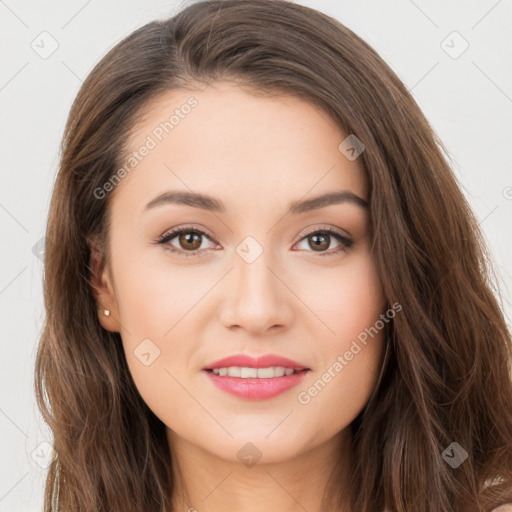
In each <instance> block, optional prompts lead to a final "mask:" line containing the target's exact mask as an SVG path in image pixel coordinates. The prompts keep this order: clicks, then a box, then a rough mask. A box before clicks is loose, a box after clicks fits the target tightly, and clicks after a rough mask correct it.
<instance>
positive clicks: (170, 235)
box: [155, 224, 354, 256]
mask: <svg viewBox="0 0 512 512" xmlns="http://www.w3.org/2000/svg"><path fill="white" fill-rule="evenodd" d="M187 231H195V232H197V233H199V234H200V235H204V236H206V237H207V238H208V239H209V240H210V241H211V242H213V243H215V244H217V245H219V244H218V242H217V241H216V240H215V238H214V237H213V236H212V235H211V234H210V233H209V232H208V230H207V229H204V228H202V227H198V226H197V225H194V224H188V225H185V226H175V227H174V228H171V229H168V230H167V231H165V232H164V233H163V234H162V235H160V236H159V237H158V238H157V240H156V241H155V243H157V244H160V245H163V246H165V245H166V244H168V242H169V241H170V240H172V239H174V238H175V237H176V236H178V235H179V234H180V233H182V232H187ZM322 232H326V233H327V234H328V236H333V234H334V235H337V236H338V237H340V239H341V240H339V241H340V242H341V243H345V245H346V246H347V248H350V247H351V246H352V245H353V243H354V240H353V238H352V235H350V233H348V232H347V231H345V230H343V229H340V228H337V227H335V226H332V225H328V224H320V225H318V224H314V225H311V226H309V227H308V230H307V231H306V232H305V233H302V234H301V235H300V236H299V238H298V240H297V241H296V242H294V244H293V247H295V245H297V244H298V243H300V242H302V240H304V239H305V238H307V237H308V236H309V235H311V234H313V233H322ZM168 250H170V251H171V252H174V253H178V254H181V255H188V256H196V255H199V256H202V255H203V254H205V253H206V252H207V250H206V249H203V250H200V249H196V250H194V251H183V250H181V249H175V248H172V249H171V248H168ZM313 252H314V251H313ZM330 254H336V251H334V252H329V251H321V252H319V253H318V255H319V256H323V255H325V256H327V255H330Z"/></svg>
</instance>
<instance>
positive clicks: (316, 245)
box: [307, 233, 330, 251]
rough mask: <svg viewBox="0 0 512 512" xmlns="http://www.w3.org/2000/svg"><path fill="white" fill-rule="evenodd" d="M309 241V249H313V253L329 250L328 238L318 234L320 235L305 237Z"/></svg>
mask: <svg viewBox="0 0 512 512" xmlns="http://www.w3.org/2000/svg"><path fill="white" fill-rule="evenodd" d="M307 238H308V239H309V241H310V244H309V245H310V247H311V248H312V249H314V250H315V251H317V250H320V251H324V250H326V249H329V245H330V236H329V235H326V234H323V233H320V234H314V235H309V236H308V237H307Z"/></svg>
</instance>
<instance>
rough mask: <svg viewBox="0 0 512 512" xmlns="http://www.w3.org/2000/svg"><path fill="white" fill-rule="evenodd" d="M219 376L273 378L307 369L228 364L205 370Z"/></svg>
mask: <svg viewBox="0 0 512 512" xmlns="http://www.w3.org/2000/svg"><path fill="white" fill-rule="evenodd" d="M206 371H208V372H211V373H213V374H214V375H218V376H219V377H239V378H241V379H274V378H276V377H288V376H290V375H293V374H295V373H301V372H306V371H308V369H307V368H305V369H303V370H295V369H293V368H285V367H284V366H269V367H266V368H251V367H247V366H229V367H224V368H213V369H209V370H206Z"/></svg>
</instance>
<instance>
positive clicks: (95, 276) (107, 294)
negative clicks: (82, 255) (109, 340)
mask: <svg viewBox="0 0 512 512" xmlns="http://www.w3.org/2000/svg"><path fill="white" fill-rule="evenodd" d="M89 247H90V249H91V254H90V258H89V269H90V276H89V281H90V284H91V288H92V292H93V295H94V298H95V300H96V304H97V311H98V319H99V321H100V324H101V325H102V327H103V328H104V329H106V330H107V331H111V332H119V320H118V319H119V312H118V308H117V300H116V296H115V293H114V287H113V283H112V276H111V273H110V269H109V268H108V267H107V266H106V265H105V255H104V251H103V249H102V248H101V247H100V244H99V242H98V241H97V239H92V240H89ZM106 309H108V310H109V311H110V314H109V315H108V316H107V315H105V310H106Z"/></svg>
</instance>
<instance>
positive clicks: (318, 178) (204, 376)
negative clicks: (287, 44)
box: [96, 82, 386, 462]
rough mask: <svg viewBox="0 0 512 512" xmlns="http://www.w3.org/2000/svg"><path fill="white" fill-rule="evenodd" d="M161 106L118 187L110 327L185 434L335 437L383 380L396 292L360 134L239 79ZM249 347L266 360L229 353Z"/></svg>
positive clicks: (261, 449) (278, 451) (104, 283)
mask: <svg viewBox="0 0 512 512" xmlns="http://www.w3.org/2000/svg"><path fill="white" fill-rule="evenodd" d="M190 98H192V99H190ZM150 107H151V108H150V109H149V110H148V111H147V112H146V116H145V117H144V119H143V120H142V121H141V123H140V124H138V125H137V126H136V129H135V130H134V131H133V133H132V136H131V137H130V140H129V149H130V151H129V152H130V154H132V156H133V152H136V155H135V156H133V159H132V161H131V165H132V166H133V164H134V163H136V165H135V166H133V167H132V168H130V167H129V166H128V167H127V168H126V169H128V168H129V169H130V170H129V172H128V171H127V172H126V175H125V176H124V177H123V178H122V179H121V181H120V182H119V183H118V184H117V185H116V186H115V196H114V197H113V202H112V210H111V216H112V224H111V231H110V235H109V236H110V238H109V244H110V245H109V250H110V257H111V267H110V268H107V269H105V271H104V272H103V273H102V275H101V276H100V277H101V279H100V280H99V281H97V287H96V290H97V293H98V302H99V304H100V305H101V306H102V307H105V308H108V309H110V310H111V315H110V316H108V317H107V316H104V315H103V309H101V312H100V319H101V322H102V325H103V326H104V327H105V328H106V329H108V330H111V331H119V332H120V333H121V337H122V343H123V347H124V351H125V353H126V358H127V362H128V365H129V369H130V372H131V375H132V377H133V380H134V382H135V384H136V386H137V388H138V390H139V392H140V394H141V396H142V398H143V399H144V400H145V402H147V404H148V406H149V407H150V408H151V409H152V411H153V412H154V413H155V414H156V416H158V417H159V418H160V419H161V420H162V422H163V423H165V425H166V426H167V427H168V436H169V439H170V440H180V441H181V442H186V443H187V444H188V445H189V446H195V447H197V448H200V449H201V450H204V451H206V452H208V453H209V454H210V455H213V456H216V457H219V458H222V459H225V460H233V461H237V460H241V461H242V462H247V460H248V457H249V459H250V458H251V456H252V457H253V460H255V461H256V460H257V459H258V457H261V458H260V459H259V461H260V462H275V461H278V460H285V459H287V458H290V457H292V456H293V455H297V454H299V453H304V452H305V451H307V450H310V449H312V448H314V447H317V446H319V445H320V444H322V443H326V442H327V441H329V440H332V439H333V438H334V436H335V435H336V434H337V433H339V432H340V431H342V430H343V429H345V428H346V427H347V426H348V425H349V424H350V422H351V421H352V420H353V419H354V418H355V417H356V416H357V414H358V413H359V412H360V411H361V410H362V408H363V407H364V406H365V404H366V403H367V401H368V398H369V396H370V394H371V392H372V390H373V388H374V385H375V383H376V379H377V375H378V372H379V369H380V363H381V358H382V354H383V329H382V328H380V329H379V328H375V325H376V324H377V325H378V326H381V324H383V322H382V321H380V322H379V318H381V314H382V313H385V305H386V301H385V299H384V296H383V291H382V288H381V282H380V279H379V276H378V274H377V272H376V268H375V264H374V261H373V259H372V256H371V254H370V237H369V211H368V208H366V207H365V206H364V205H363V204H362V202H361V201H358V200H357V199H354V196H357V197H359V198H361V199H362V200H367V199H368V196H367V183H366V180H365V175H364V171H363V167H362V164H361V160H360V159H359V158H355V157H354V156H353V152H350V151H347V147H346V146H342V149H343V151H342V150H340V149H339V146H340V144H341V143H342V142H343V141H344V139H345V138H346V136H347V135H348V134H342V133H341V132H340V131H339V130H338V129H337V128H336V127H335V126H334V124H333V122H332V121H331V120H330V119H329V118H328V117H327V115H325V114H324V113H322V112H321V111H319V110H318V109H316V108H315V107H313V106H311V105H310V104H308V103H306V102H303V101H302V100H299V99H296V98H292V97H284V96H283V97H279V98H273V99H269V98H263V97H257V96H253V95H250V94H248V93H247V92H244V91H243V90H242V89H241V88H239V87H237V86H236V85H233V84H229V83H225V82H223V83H219V82H216V83H213V84H211V85H210V86H208V87H207V88H206V89H205V90H203V91H202V92H191V91H184V90H180V91H171V92H169V93H167V94H165V95H164V96H162V97H160V98H159V99H158V100H156V101H153V102H152V103H151V105H150ZM173 116H174V117H173ZM166 123H167V124H166ZM345 144H346V145H347V144H348V142H346V143H345ZM144 147H145V148H146V150H144V149H142V148H144ZM356 149H357V148H356ZM346 155H348V156H349V157H350V158H349V157H348V156H346ZM355 155H357V153H355ZM122 174H123V173H121V174H120V176H122ZM108 188H109V186H108V185H107V186H106V187H105V190H108ZM109 193H112V192H109ZM333 193H337V194H338V193H340V195H339V196H338V200H336V201H326V200H325V199H318V200H315V198H319V197H321V196H325V194H333ZM164 194H168V196H167V199H166V196H164ZM98 195H100V194H98ZM206 196H207V197H206ZM98 200H105V199H98ZM178 228H179V229H183V230H184V232H183V233H181V234H179V233H178V234H172V235H170V236H168V237H166V238H164V242H165V243H161V244H160V243H158V242H157V241H158V240H159V239H161V238H162V237H165V235H166V234H168V233H169V231H170V230H173V229H178ZM327 230H332V231H333V232H334V233H326V231H327ZM201 231H202V232H204V233H205V234H201V233H199V232H201ZM338 236H340V237H341V238H337V237H338ZM370 328H373V330H370ZM369 333H371V335H370V334H369ZM236 356H248V357H249V358H254V359H258V358H262V357H263V359H260V360H259V364H258V362H257V361H255V360H251V359H246V360H240V361H237V360H234V361H230V362H229V361H228V362H224V363H220V364H217V365H216V364H215V363H216V362H217V361H219V360H221V359H224V358H228V357H236ZM278 357H281V358H287V359H289V360H292V361H293V363H292V362H283V361H279V360H278V359H276V358H278ZM258 366H260V367H261V371H260V372H259V377H258V369H257V367H258ZM228 367H233V368H234V369H231V370H219V368H228ZM237 367H244V368H246V369H239V368H237ZM275 367H279V368H291V369H292V370H294V373H293V374H292V375H288V373H290V370H282V369H279V368H278V369H277V370H275V369H274V370H272V369H269V368H275ZM254 368H256V369H254ZM265 368H267V369H265ZM300 368H303V370H302V371H300V372H299V371H298V370H300ZM213 369H215V373H214V372H213V371H212V370H213ZM283 371H284V375H282V374H283ZM226 372H228V374H227V375H225V373H226ZM216 373H219V375H216ZM237 375H240V376H237ZM280 375H282V376H280ZM245 377H248V378H245ZM247 443H252V445H254V446H252V445H249V444H247Z"/></svg>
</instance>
